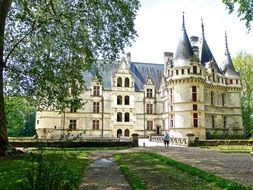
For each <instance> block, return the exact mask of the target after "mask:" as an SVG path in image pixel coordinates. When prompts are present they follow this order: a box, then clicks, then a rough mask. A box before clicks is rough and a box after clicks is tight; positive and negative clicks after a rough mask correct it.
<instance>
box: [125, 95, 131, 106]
mask: <svg viewBox="0 0 253 190" xmlns="http://www.w3.org/2000/svg"><path fill="white" fill-rule="evenodd" d="M124 104H125V105H130V96H128V95H127V96H125V97H124Z"/></svg>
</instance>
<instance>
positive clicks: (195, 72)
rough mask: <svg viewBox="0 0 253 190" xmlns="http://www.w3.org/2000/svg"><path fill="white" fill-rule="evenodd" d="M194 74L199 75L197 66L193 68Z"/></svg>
mask: <svg viewBox="0 0 253 190" xmlns="http://www.w3.org/2000/svg"><path fill="white" fill-rule="evenodd" d="M192 68H193V74H197V66H193V67H192Z"/></svg>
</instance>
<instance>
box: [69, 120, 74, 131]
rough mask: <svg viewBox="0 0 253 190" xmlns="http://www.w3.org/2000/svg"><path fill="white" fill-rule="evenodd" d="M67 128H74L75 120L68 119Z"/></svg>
mask: <svg viewBox="0 0 253 190" xmlns="http://www.w3.org/2000/svg"><path fill="white" fill-rule="evenodd" d="M69 129H70V130H75V129H76V120H69Z"/></svg>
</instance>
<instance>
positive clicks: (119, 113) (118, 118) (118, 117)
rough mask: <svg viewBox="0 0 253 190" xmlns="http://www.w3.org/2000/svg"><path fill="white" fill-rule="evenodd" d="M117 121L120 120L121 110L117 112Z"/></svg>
mask: <svg viewBox="0 0 253 190" xmlns="http://www.w3.org/2000/svg"><path fill="white" fill-rule="evenodd" d="M117 121H118V122H122V113H121V112H118V113H117Z"/></svg>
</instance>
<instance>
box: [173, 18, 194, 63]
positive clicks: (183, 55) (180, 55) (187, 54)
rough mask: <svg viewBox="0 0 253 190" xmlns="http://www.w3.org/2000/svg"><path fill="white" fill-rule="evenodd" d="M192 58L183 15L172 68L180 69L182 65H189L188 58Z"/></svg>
mask: <svg viewBox="0 0 253 190" xmlns="http://www.w3.org/2000/svg"><path fill="white" fill-rule="evenodd" d="M192 56H193V49H192V46H191V43H190V41H189V38H188V35H187V32H186V29H185V24H184V15H183V26H182V32H181V37H180V39H179V42H178V45H177V50H176V53H175V57H174V62H173V66H174V67H180V66H184V65H188V64H189V63H190V58H191V57H192Z"/></svg>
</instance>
